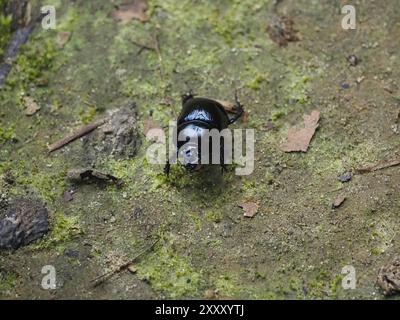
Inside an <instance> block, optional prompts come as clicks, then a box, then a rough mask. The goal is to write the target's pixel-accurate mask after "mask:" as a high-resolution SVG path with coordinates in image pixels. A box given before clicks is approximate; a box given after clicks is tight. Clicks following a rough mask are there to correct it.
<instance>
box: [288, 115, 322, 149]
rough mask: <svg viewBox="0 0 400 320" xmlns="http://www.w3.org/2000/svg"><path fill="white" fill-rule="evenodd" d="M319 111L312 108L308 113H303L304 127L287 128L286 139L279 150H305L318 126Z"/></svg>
mask: <svg viewBox="0 0 400 320" xmlns="http://www.w3.org/2000/svg"><path fill="white" fill-rule="evenodd" d="M319 117H320V111H319V110H314V111H312V112H311V114H310V115H304V116H303V118H304V128H301V129H296V128H291V129H289V133H288V138H287V141H286V142H284V143H283V144H281V150H282V151H284V152H297V151H302V152H307V150H308V146H309V145H310V142H311V139H312V137H313V136H314V133H315V130H316V129H317V128H318V121H319Z"/></svg>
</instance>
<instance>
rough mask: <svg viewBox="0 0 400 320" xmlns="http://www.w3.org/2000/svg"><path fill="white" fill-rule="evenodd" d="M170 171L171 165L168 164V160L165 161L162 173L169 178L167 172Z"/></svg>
mask: <svg viewBox="0 0 400 320" xmlns="http://www.w3.org/2000/svg"><path fill="white" fill-rule="evenodd" d="M170 169H171V164H170V163H169V160H168V161H167V164H166V165H165V167H164V173H165V174H166V175H167V176H169V171H170Z"/></svg>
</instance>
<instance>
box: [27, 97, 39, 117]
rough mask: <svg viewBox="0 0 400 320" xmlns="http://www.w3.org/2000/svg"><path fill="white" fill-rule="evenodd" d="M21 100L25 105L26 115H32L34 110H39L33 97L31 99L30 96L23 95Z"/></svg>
mask: <svg viewBox="0 0 400 320" xmlns="http://www.w3.org/2000/svg"><path fill="white" fill-rule="evenodd" d="M23 101H24V105H25V107H26V109H25V114H26V115H27V116H33V115H34V114H35V113H36V112H38V111H39V110H40V106H39V105H38V104H37V103H36V101H35V99H33V98H32V97H24V98H23Z"/></svg>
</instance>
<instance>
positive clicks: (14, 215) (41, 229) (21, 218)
mask: <svg viewBox="0 0 400 320" xmlns="http://www.w3.org/2000/svg"><path fill="white" fill-rule="evenodd" d="M48 230H49V222H48V211H47V209H46V207H44V206H43V204H41V203H40V202H39V201H38V200H30V199H29V200H28V199H21V200H17V201H15V202H14V203H13V204H11V206H10V208H9V209H8V210H7V211H6V213H5V214H3V215H2V216H1V218H0V249H14V250H15V249H18V248H19V247H21V246H25V245H28V244H30V243H31V242H33V241H35V240H37V239H39V238H41V237H42V236H43V235H44V234H46V233H47V232H48Z"/></svg>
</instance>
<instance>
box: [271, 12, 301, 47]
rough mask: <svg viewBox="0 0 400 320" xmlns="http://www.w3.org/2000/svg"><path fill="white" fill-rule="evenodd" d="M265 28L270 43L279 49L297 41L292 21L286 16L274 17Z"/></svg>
mask: <svg viewBox="0 0 400 320" xmlns="http://www.w3.org/2000/svg"><path fill="white" fill-rule="evenodd" d="M271 20H272V21H271V23H270V24H269V26H268V27H267V32H268V35H269V37H270V39H271V40H272V41H274V42H275V43H277V44H278V45H279V46H280V47H286V46H287V45H288V43H289V42H294V41H299V38H298V36H297V30H296V29H295V28H294V21H293V20H292V19H291V18H289V17H286V16H282V17H278V16H274V17H272V19H271Z"/></svg>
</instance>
